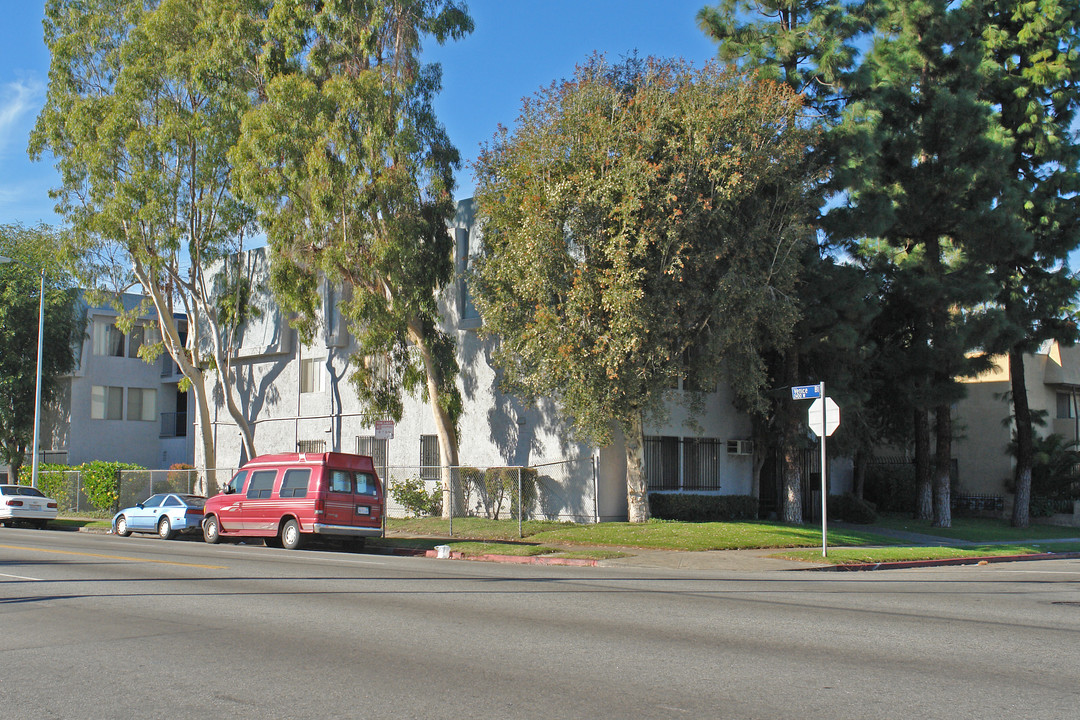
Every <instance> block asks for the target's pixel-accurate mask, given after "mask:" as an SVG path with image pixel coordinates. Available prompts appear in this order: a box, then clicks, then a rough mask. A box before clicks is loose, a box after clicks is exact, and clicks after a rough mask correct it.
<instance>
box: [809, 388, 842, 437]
mask: <svg viewBox="0 0 1080 720" xmlns="http://www.w3.org/2000/svg"><path fill="white" fill-rule="evenodd" d="M823 401H824V402H823ZM823 414H824V416H825V417H824V420H825V435H827V436H828V435H832V434H833V432H834V431H835V430H836V428H837V427H839V426H840V406H839V405H837V404H836V402H835V401H834V400H833V399H832V398H831V397H827V398H818V399H817V400H815V401H814V402H812V403H811V404H810V409H809V410H807V411H806V422H807V423H808V424H809V425H810V429H811V430H813V431H814V434H815V435H817V436H819V437H820V436H821V424H822V423H821V421H822V415H823Z"/></svg>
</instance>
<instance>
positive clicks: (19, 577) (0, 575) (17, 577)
mask: <svg viewBox="0 0 1080 720" xmlns="http://www.w3.org/2000/svg"><path fill="white" fill-rule="evenodd" d="M0 577H6V578H14V579H16V580H33V581H34V582H45V581H44V580H42V579H41V578H32V577H23V576H22V575H8V574H7V573H0Z"/></svg>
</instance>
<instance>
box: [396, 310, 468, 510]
mask: <svg viewBox="0 0 1080 720" xmlns="http://www.w3.org/2000/svg"><path fill="white" fill-rule="evenodd" d="M409 339H410V340H411V341H412V343H413V344H414V345H416V347H417V348H418V349H419V350H420V357H421V359H422V361H423V363H424V374H425V376H426V379H427V395H428V406H429V407H430V408H431V415H432V417H433V418H434V419H435V433H436V435H438V437H439V458H440V464H441V465H442V470H441V476H442V491H443V517H444V518H447V519H449V518H451V517H454V516H455V515H457V516H460V515H463V514H464V510H465V502H464V493H463V492H462V488H461V487H460V482H459V480H460V478H458V477H457V473H455V472H454V470H455V469H456V468H457V467H458V464H459V461H458V437H457V429H456V428H455V427H454V421H453V419H452V418H451V417H450V414H449V413H448V412H446V409H445V408H444V407H443V402H442V400H443V398H442V390H441V388H442V380H443V378H441V377H440V376H439V370H438V367H437V366H436V364H435V359H434V358H433V357H432V355H431V346H430V345H429V343H428V338H427V335H426V334H425V333H424V329H423V326H422V325H421V323H420V322H419V321H410V322H409ZM455 481H458V482H455ZM455 485H456V487H455Z"/></svg>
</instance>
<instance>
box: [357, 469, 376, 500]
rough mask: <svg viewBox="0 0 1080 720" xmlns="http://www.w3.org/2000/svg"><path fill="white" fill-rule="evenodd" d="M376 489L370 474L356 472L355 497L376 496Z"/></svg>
mask: <svg viewBox="0 0 1080 720" xmlns="http://www.w3.org/2000/svg"><path fill="white" fill-rule="evenodd" d="M378 492H379V491H378V488H377V486H376V485H375V476H374V475H372V474H371V473H365V472H358V473H356V494H357V495H377V494H378Z"/></svg>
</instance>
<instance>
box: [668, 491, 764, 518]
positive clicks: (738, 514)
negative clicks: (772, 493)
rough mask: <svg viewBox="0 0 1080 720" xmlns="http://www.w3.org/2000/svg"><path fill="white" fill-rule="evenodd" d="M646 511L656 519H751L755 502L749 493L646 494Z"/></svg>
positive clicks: (755, 510) (754, 516)
mask: <svg viewBox="0 0 1080 720" xmlns="http://www.w3.org/2000/svg"><path fill="white" fill-rule="evenodd" d="M649 510H650V511H651V513H652V516H653V517H654V518H656V519H658V520H682V521H684V522H719V521H724V520H754V519H756V518H757V514H758V503H757V500H756V499H755V498H753V497H751V496H750V495H704V494H700V493H649Z"/></svg>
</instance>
